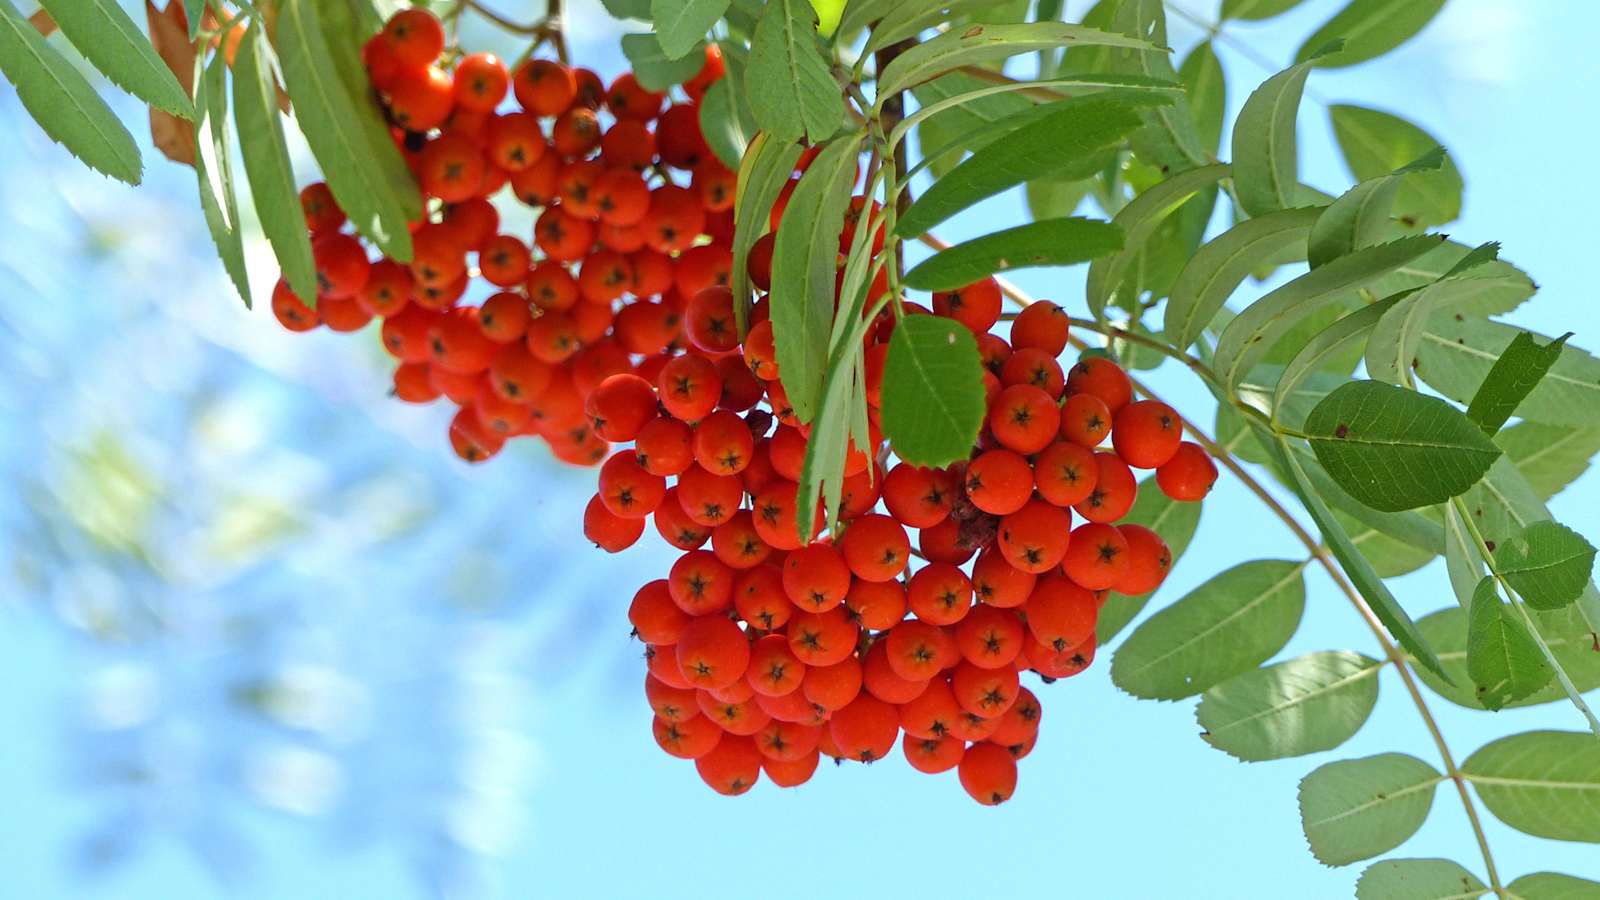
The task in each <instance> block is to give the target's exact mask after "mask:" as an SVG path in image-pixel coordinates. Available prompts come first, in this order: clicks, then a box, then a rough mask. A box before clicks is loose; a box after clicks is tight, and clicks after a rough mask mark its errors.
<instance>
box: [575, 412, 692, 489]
mask: <svg viewBox="0 0 1600 900" xmlns="http://www.w3.org/2000/svg"><path fill="white" fill-rule="evenodd" d="M591 396H592V395H591ZM693 439H694V433H693V431H692V430H691V429H690V428H689V426H688V425H685V424H684V423H683V422H680V421H678V420H677V419H674V418H672V417H670V416H656V417H655V418H652V419H651V420H650V421H648V422H646V423H645V424H644V425H643V426H642V427H641V428H640V429H639V431H638V434H637V436H636V437H635V438H634V444H633V450H634V454H635V455H636V456H637V457H638V459H639V465H640V466H642V467H644V470H645V471H646V472H650V473H651V474H654V475H679V474H682V473H683V471H684V470H685V469H688V468H689V467H690V466H691V465H693V464H694V449H693V446H692V441H693Z"/></svg>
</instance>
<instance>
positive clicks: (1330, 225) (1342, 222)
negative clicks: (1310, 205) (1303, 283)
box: [1307, 147, 1445, 269]
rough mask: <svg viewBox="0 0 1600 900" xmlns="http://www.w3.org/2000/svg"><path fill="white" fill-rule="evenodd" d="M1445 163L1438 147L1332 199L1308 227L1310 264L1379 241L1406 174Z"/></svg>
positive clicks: (1388, 225) (1387, 227)
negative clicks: (1325, 209) (1313, 223)
mask: <svg viewBox="0 0 1600 900" xmlns="http://www.w3.org/2000/svg"><path fill="white" fill-rule="evenodd" d="M1444 164H1445V155H1444V150H1443V149H1442V148H1439V147H1435V148H1433V149H1432V150H1431V151H1429V152H1427V153H1425V154H1423V155H1422V156H1421V157H1419V158H1417V159H1416V160H1414V161H1412V162H1410V163H1407V164H1406V165H1404V166H1401V167H1400V168H1398V169H1396V170H1394V171H1393V172H1390V173H1389V174H1387V175H1379V176H1376V177H1374V178H1369V179H1367V180H1365V181H1363V182H1361V183H1360V184H1358V185H1356V186H1355V187H1353V188H1351V189H1350V190H1348V191H1346V192H1345V193H1344V196H1342V197H1340V198H1339V199H1338V200H1335V201H1334V202H1333V203H1332V204H1331V205H1330V206H1329V207H1328V209H1327V211H1326V212H1324V213H1323V214H1322V218H1320V219H1318V220H1317V224H1316V225H1315V226H1313V227H1312V229H1311V244H1310V252H1309V253H1308V255H1307V258H1308V260H1309V261H1310V263H1311V267H1312V268H1313V269H1315V268H1316V267H1317V266H1320V265H1323V264H1325V263H1327V262H1329V261H1330V260H1333V259H1336V258H1338V257H1340V256H1344V255H1345V254H1347V253H1352V252H1354V251H1356V250H1359V249H1361V248H1362V247H1370V246H1372V245H1373V244H1376V243H1379V242H1380V241H1382V240H1383V239H1384V237H1386V236H1387V235H1388V234H1389V233H1390V231H1391V230H1392V228H1393V225H1392V223H1391V220H1390V217H1389V213H1390V210H1392V209H1393V208H1394V199H1395V196H1396V195H1397V194H1399V192H1400V187H1401V185H1402V184H1404V183H1405V179H1406V176H1408V175H1411V174H1412V173H1416V172H1428V171H1437V170H1438V169H1439V168H1440V167H1441V166H1443V165H1444Z"/></svg>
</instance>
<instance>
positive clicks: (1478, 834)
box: [921, 234, 1505, 897]
mask: <svg viewBox="0 0 1600 900" xmlns="http://www.w3.org/2000/svg"><path fill="white" fill-rule="evenodd" d="M921 241H922V243H924V244H926V245H927V246H929V247H932V248H933V249H935V250H944V249H947V248H948V247H949V246H950V245H949V244H948V243H946V242H945V241H942V240H940V239H939V238H937V237H934V236H933V235H931V234H928V235H923V236H922V238H921ZM995 281H996V282H998V283H999V285H1000V291H1001V293H1003V294H1004V295H1005V296H1006V297H1007V298H1009V299H1010V300H1011V301H1012V302H1014V303H1016V304H1017V305H1019V306H1028V305H1030V304H1032V303H1033V302H1035V301H1034V298H1032V297H1030V296H1028V294H1026V293H1025V292H1023V291H1022V290H1021V289H1020V288H1018V287H1017V286H1016V285H1014V284H1012V283H1011V282H1009V281H1007V280H1005V279H1004V278H1000V277H996V278H995ZM1073 322H1074V324H1080V323H1081V326H1082V327H1084V328H1086V329H1091V330H1095V331H1101V332H1104V331H1112V332H1118V333H1120V334H1119V335H1118V336H1121V335H1127V336H1128V339H1129V340H1136V339H1137V340H1139V341H1141V342H1142V343H1147V344H1148V345H1150V346H1154V347H1157V349H1160V350H1161V351H1162V352H1163V353H1166V354H1167V355H1168V356H1173V357H1174V358H1176V359H1180V360H1182V361H1184V362H1185V364H1186V365H1188V366H1189V368H1190V369H1191V370H1192V371H1194V372H1196V373H1197V374H1200V375H1201V376H1202V377H1204V378H1206V379H1207V380H1211V381H1215V375H1214V374H1213V373H1211V370H1210V368H1209V367H1208V366H1206V365H1205V363H1203V362H1201V361H1200V360H1198V359H1195V358H1194V357H1190V356H1189V355H1188V354H1185V353H1182V351H1175V350H1173V349H1172V348H1169V347H1166V346H1165V345H1161V344H1160V343H1159V342H1157V341H1152V340H1150V339H1148V338H1145V337H1144V336H1143V335H1135V334H1133V333H1132V332H1127V331H1124V330H1123V329H1120V328H1115V327H1113V326H1109V325H1102V324H1101V323H1098V322H1091V321H1089V320H1080V319H1074V320H1073ZM1072 344H1073V346H1075V347H1078V348H1084V347H1086V346H1087V345H1086V344H1085V343H1084V342H1083V341H1082V339H1079V338H1077V337H1074V338H1073V339H1072ZM1174 354H1176V355H1174ZM1129 381H1131V382H1132V383H1133V388H1134V390H1136V391H1138V392H1139V393H1140V394H1143V395H1144V396H1146V397H1149V398H1150V399H1152V400H1160V399H1161V397H1160V395H1158V394H1156V393H1155V391H1153V390H1151V389H1150V387H1149V386H1147V385H1145V384H1143V383H1142V382H1140V381H1139V380H1138V379H1137V378H1134V377H1133V376H1131V375H1130V376H1129ZM1184 429H1185V430H1187V431H1188V432H1189V434H1190V436H1192V437H1193V438H1194V439H1195V442H1196V443H1198V444H1200V446H1202V447H1204V448H1205V449H1206V452H1207V453H1210V454H1211V455H1212V456H1213V457H1214V458H1215V459H1216V460H1217V462H1219V463H1221V464H1222V466H1223V468H1225V469H1227V470H1228V471H1229V472H1231V473H1232V474H1233V475H1234V477H1236V478H1238V479H1239V481H1240V482H1242V483H1243V484H1244V486H1245V488H1247V489H1248V490H1249V491H1250V493H1252V494H1254V495H1255V496H1256V498H1257V499H1258V500H1260V501H1261V503H1262V504H1263V505H1265V506H1266V507H1267V509H1269V510H1271V511H1272V514H1273V515H1274V516H1276V517H1277V518H1278V519H1279V520H1280V521H1281V522H1283V524H1284V525H1285V526H1286V527H1287V528H1288V529H1289V531H1290V532H1291V533H1293V534H1294V536H1295V539H1296V540H1298V541H1300V543H1301V544H1303V545H1304V546H1305V548H1306V550H1307V551H1308V552H1309V553H1310V554H1311V556H1312V558H1313V559H1315V560H1316V561H1317V563H1318V564H1319V565H1320V566H1321V567H1322V568H1323V570H1324V571H1326V572H1327V573H1328V577H1329V578H1331V579H1332V580H1333V583H1334V585H1335V586H1336V587H1338V588H1339V591H1340V593H1342V594H1344V595H1345V598H1346V599H1347V600H1349V602H1350V605H1351V606H1353V607H1354V608H1355V610H1356V612H1357V613H1358V614H1359V615H1360V616H1361V618H1362V620H1363V621H1365V622H1366V623H1367V627H1368V628H1369V629H1371V631H1372V636H1373V637H1374V638H1376V639H1377V641H1378V646H1379V647H1380V648H1382V650H1383V655H1384V656H1385V657H1386V658H1387V659H1388V660H1389V661H1390V662H1392V663H1394V667H1395V671H1397V672H1398V673H1399V674H1400V680H1401V681H1402V682H1403V683H1404V684H1405V687H1406V693H1408V694H1410V696H1411V702H1412V704H1413V705H1414V706H1415V707H1416V709H1417V714H1418V715H1419V716H1421V718H1422V723H1423V724H1424V725H1425V726H1426V727H1427V729H1428V734H1429V736H1430V737H1431V738H1432V739H1433V745H1434V748H1435V749H1436V750H1437V751H1438V752H1439V759H1440V761H1441V763H1442V764H1443V766H1444V770H1445V773H1446V775H1448V776H1449V778H1450V780H1451V781H1453V782H1455V786H1456V792H1457V793H1459V794H1460V795H1461V805H1462V807H1463V808H1464V809H1465V810H1466V813H1467V821H1468V822H1469V823H1470V824H1471V826H1472V833H1473V836H1474V837H1475V838H1476V839H1477V842H1478V850H1479V852H1480V853H1481V854H1482V855H1483V865H1484V868H1485V869H1486V870H1487V874H1488V876H1489V883H1490V884H1491V885H1492V887H1493V890H1494V892H1495V895H1496V896H1502V897H1503V896H1505V888H1504V887H1502V886H1501V884H1500V875H1499V872H1498V871H1497V870H1496V869H1495V864H1494V856H1493V854H1492V853H1491V852H1490V850H1489V840H1488V837H1487V835H1485V833H1484V830H1483V823H1482V822H1481V821H1480V820H1479V818H1478V809H1477V806H1476V804H1475V803H1474V802H1473V799H1472V795H1471V794H1470V793H1469V792H1468V791H1467V784H1466V778H1465V777H1464V776H1463V775H1462V773H1461V769H1460V767H1459V766H1457V765H1456V761H1455V756H1454V755H1453V754H1452V753H1451V752H1450V747H1449V745H1448V744H1447V743H1446V742H1445V739H1444V734H1443V732H1441V731H1440V730H1439V723H1438V721H1437V720H1435V719H1434V717H1433V711H1432V710H1430V709H1429V708H1428V702H1427V700H1426V699H1425V698H1424V697H1423V696H1422V690H1421V688H1419V687H1418V685H1417V680H1416V675H1415V674H1414V673H1413V672H1412V671H1411V668H1410V666H1409V664H1408V660H1407V657H1406V655H1405V653H1403V652H1402V651H1401V650H1400V648H1399V647H1397V646H1395V644H1394V642H1393V641H1392V640H1390V638H1389V633H1388V632H1387V631H1386V630H1384V627H1383V623H1382V622H1380V621H1379V620H1378V617H1377V615H1375V614H1374V613H1373V612H1372V608H1371V607H1370V606H1368V605H1367V601H1366V600H1364V599H1363V598H1362V597H1361V594H1360V593H1359V592H1358V591H1356V589H1355V587H1354V586H1353V585H1351V584H1350V581H1349V580H1348V579H1347V578H1346V577H1345V574H1344V572H1343V570H1341V569H1340V568H1339V566H1338V564H1337V563H1335V562H1334V560H1333V557H1332V555H1330V554H1329V553H1328V550H1327V549H1326V548H1325V547H1323V546H1322V544H1321V542H1319V541H1318V540H1317V539H1316V538H1314V537H1312V535H1311V533H1310V532H1309V531H1307V530H1306V528H1305V526H1303V525H1301V524H1300V522H1299V520H1297V519H1296V518H1295V517H1294V516H1293V515H1292V514H1291V513H1290V512H1289V510H1288V509H1286V508H1285V507H1284V506H1283V504H1282V503H1280V502H1279V501H1278V499H1277V498H1276V497H1274V496H1273V495H1272V492H1271V491H1269V490H1267V488H1266V486H1265V485H1263V484H1262V483H1261V482H1260V481H1259V480H1257V479H1256V477H1255V476H1254V475H1252V474H1251V473H1250V472H1249V470H1247V469H1245V468H1244V466H1243V465H1242V464H1240V462H1239V460H1238V459H1236V458H1235V457H1234V456H1233V454H1232V453H1231V452H1230V451H1229V450H1228V448H1226V447H1224V446H1222V445H1221V444H1219V443H1217V442H1216V441H1215V440H1214V439H1213V438H1212V437H1211V436H1210V435H1208V434H1206V433H1205V432H1204V431H1203V430H1201V429H1200V428H1199V427H1198V426H1196V425H1195V424H1194V423H1192V422H1189V421H1188V420H1187V419H1186V420H1185V421H1184Z"/></svg>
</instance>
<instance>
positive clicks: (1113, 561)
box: [1061, 522, 1130, 591]
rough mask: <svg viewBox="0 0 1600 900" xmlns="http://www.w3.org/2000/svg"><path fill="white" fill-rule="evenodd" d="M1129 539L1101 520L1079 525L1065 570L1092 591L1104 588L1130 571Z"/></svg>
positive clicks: (1062, 568)
mask: <svg viewBox="0 0 1600 900" xmlns="http://www.w3.org/2000/svg"><path fill="white" fill-rule="evenodd" d="M1129 564H1130V562H1129V559H1128V541H1127V539H1126V538H1124V537H1123V536H1122V532H1120V531H1118V530H1117V529H1116V527H1115V526H1112V525H1107V524H1104V523H1101V522H1089V523H1087V524H1084V525H1079V526H1078V527H1077V528H1075V529H1073V531H1072V542H1071V545H1070V546H1068V547H1067V554H1066V558H1065V559H1063V560H1062V562H1061V571H1063V572H1065V573H1066V575H1067V577H1068V578H1071V579H1072V580H1073V581H1075V582H1077V584H1078V586H1079V587H1082V588H1086V589H1088V590H1091V591H1099V590H1104V589H1106V588H1108V587H1111V586H1112V585H1113V584H1116V583H1117V582H1118V581H1120V580H1122V579H1123V578H1124V577H1125V576H1126V575H1127V574H1128V567H1129Z"/></svg>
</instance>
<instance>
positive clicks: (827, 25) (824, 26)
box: [811, 0, 845, 38]
mask: <svg viewBox="0 0 1600 900" xmlns="http://www.w3.org/2000/svg"><path fill="white" fill-rule="evenodd" d="M844 4H845V0H811V8H812V9H814V10H816V11H817V20H818V21H817V33H818V34H820V35H822V36H823V37H825V38H830V37H833V34H834V32H836V31H838V30H839V20H840V19H841V18H843V17H844Z"/></svg>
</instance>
